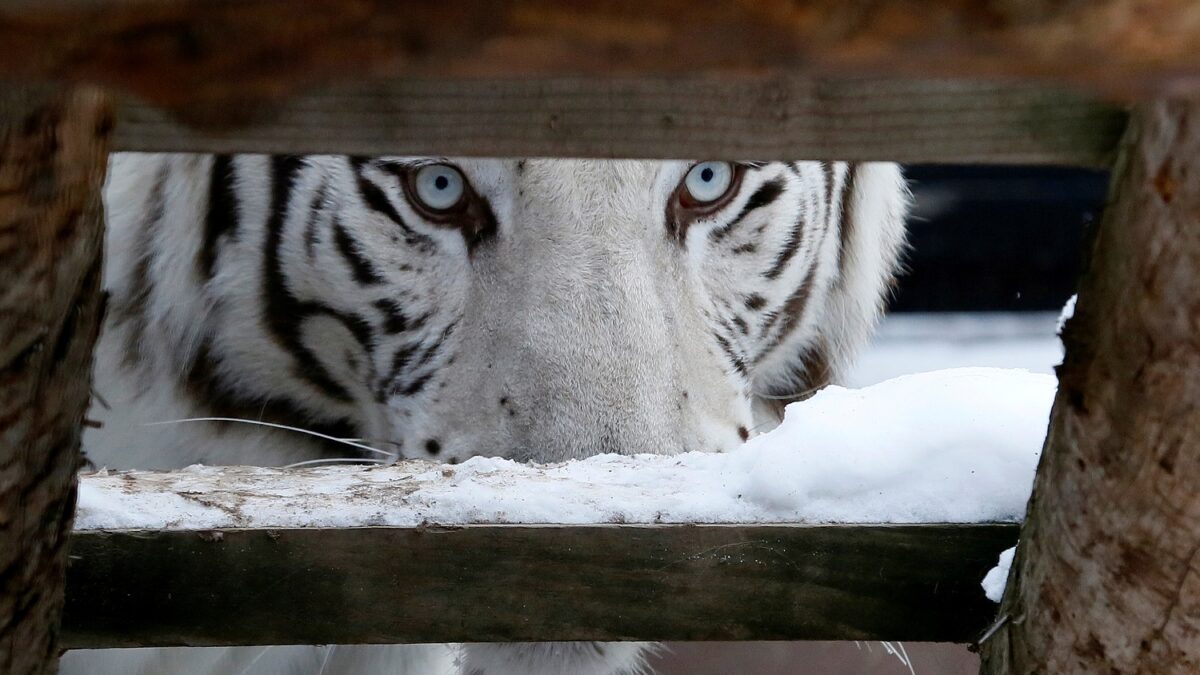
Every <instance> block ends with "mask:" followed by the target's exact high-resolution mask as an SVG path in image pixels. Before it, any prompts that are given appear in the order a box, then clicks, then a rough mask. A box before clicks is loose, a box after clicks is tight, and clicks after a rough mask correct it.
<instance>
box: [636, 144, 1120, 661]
mask: <svg viewBox="0 0 1200 675" xmlns="http://www.w3.org/2000/svg"><path fill="white" fill-rule="evenodd" d="M906 174H907V176H908V178H909V181H910V186H911V188H912V191H913V196H914V210H913V216H912V218H911V219H910V222H909V243H910V245H911V248H910V250H909V253H908V257H907V261H908V269H907V271H906V272H905V273H904V275H903V276H902V277H901V278H900V283H899V286H898V288H897V292H896V297H895V299H894V301H893V302H892V306H891V312H890V314H889V316H888V317H887V318H886V319H885V320H884V322H883V324H882V326H881V327H880V330H879V332H878V333H877V334H876V336H875V339H874V341H873V343H872V344H871V346H870V347H869V348H868V349H867V350H866V351H865V352H864V353H863V354H862V356H861V357H860V358H859V360H858V364H857V366H856V367H855V369H854V371H853V372H852V373H851V374H850V377H849V380H848V382H847V384H848V385H850V386H854V387H862V386H867V385H870V384H874V383H876V382H880V381H883V380H886V379H890V378H892V377H896V376H898V375H903V374H905V373H913V372H922V371H927V370H935V369H939V368H956V367H961V366H995V367H1002V368H1025V369H1028V370H1031V371H1035V372H1042V373H1052V372H1053V369H1054V366H1055V365H1057V364H1058V363H1060V361H1061V359H1062V347H1061V344H1060V343H1059V341H1058V336H1057V334H1056V329H1057V322H1058V315H1059V313H1060V311H1061V309H1062V306H1063V304H1064V303H1065V302H1066V301H1067V299H1068V298H1069V297H1070V296H1071V295H1072V294H1073V293H1074V288H1075V281H1076V275H1077V274H1078V272H1079V259H1080V252H1081V247H1082V244H1083V240H1084V236H1085V232H1086V231H1087V229H1088V228H1089V227H1091V225H1092V224H1093V223H1095V222H1097V220H1098V219H1099V217H1100V213H1101V210H1102V208H1103V206H1104V198H1105V193H1106V190H1107V186H1108V174H1107V173H1106V172H1097V171H1084V170H1078V169H1057V168H1043V167H1037V168H1031V167H964V166H910V167H907V168H906ZM980 592H981V593H982V591H980ZM653 665H654V667H655V668H656V672H657V673H659V674H660V675H685V674H691V675H704V674H708V673H712V674H717V673H753V674H755V675H758V674H761V675H783V674H785V673H786V674H789V675H797V674H800V675H803V674H808V673H813V674H821V675H857V674H860V673H861V674H867V673H870V674H873V675H891V674H893V673H894V674H898V675H904V674H909V675H912V674H914V673H915V674H916V675H960V674H961V675H968V674H973V673H977V672H978V670H979V661H978V658H977V657H976V656H975V655H974V654H972V653H971V652H969V651H968V650H967V648H966V646H965V645H953V644H933V643H903V644H900V643H890V644H884V643H880V642H730V643H721V642H715V643H714V642H710V643H687V642H681V643H671V644H670V645H668V649H667V650H666V651H664V652H663V653H662V654H660V655H659V656H658V657H656V658H655V659H654V661H653Z"/></svg>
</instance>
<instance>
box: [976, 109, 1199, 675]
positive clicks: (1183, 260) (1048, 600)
mask: <svg viewBox="0 0 1200 675" xmlns="http://www.w3.org/2000/svg"><path fill="white" fill-rule="evenodd" d="M1110 195H1111V196H1110V203H1109V206H1108V208H1107V210H1106V213H1105V216H1104V218H1103V220H1102V223H1101V225H1100V227H1099V230H1098V231H1097V232H1096V236H1095V240H1094V242H1093V243H1092V246H1091V250H1090V252H1089V253H1090V255H1089V257H1090V260H1089V262H1088V264H1087V269H1086V272H1085V274H1084V277H1083V279H1082V281H1081V286H1080V290H1079V300H1078V303H1077V305H1076V311H1075V316H1074V318H1072V319H1071V320H1070V321H1068V322H1067V325H1066V327H1065V329H1064V336H1063V337H1064V341H1065V343H1066V347H1067V350H1066V359H1065V361H1064V363H1063V365H1062V366H1061V367H1060V368H1059V383H1060V385H1059V392H1058V397H1057V400H1056V401H1055V404H1054V412H1053V414H1052V416H1051V421H1050V430H1049V435H1048V437H1047V441H1046V450H1045V452H1044V453H1043V456H1042V461H1041V466H1040V467H1039V468H1038V475H1037V479H1036V481H1035V484H1034V492H1033V497H1032V499H1031V501H1030V506H1029V514H1028V517H1027V520H1026V523H1025V526H1024V528H1023V529H1022V531H1021V543H1020V545H1019V547H1018V551H1017V559H1016V561H1015V562H1014V564H1013V567H1012V571H1011V572H1010V577H1009V585H1008V591H1007V593H1006V595H1005V598H1004V601H1003V603H1002V604H1001V608H1000V616H1001V618H1002V619H1003V618H1004V617H1007V620H1006V622H1005V623H1004V625H1003V627H1002V628H1001V629H1000V630H999V631H998V632H996V633H995V634H994V635H993V636H992V637H991V638H990V639H988V640H987V641H986V642H985V643H984V645H983V667H982V672H984V673H1034V672H1038V673H1074V672H1080V673H1156V674H1157V673H1195V672H1200V566H1198V556H1197V553H1198V551H1200V489H1198V486H1200V99H1196V100H1188V101H1159V102H1154V103H1150V104H1146V105H1143V106H1141V107H1139V108H1137V109H1135V112H1134V114H1133V116H1132V119H1131V121H1130V126H1129V129H1128V131H1127V134H1126V138H1125V141H1124V143H1123V148H1122V155H1121V159H1119V160H1118V163H1117V166H1116V169H1115V171H1114V175H1113V183H1112V188H1111V193H1110Z"/></svg>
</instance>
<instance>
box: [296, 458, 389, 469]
mask: <svg viewBox="0 0 1200 675" xmlns="http://www.w3.org/2000/svg"><path fill="white" fill-rule="evenodd" d="M314 464H374V465H377V466H386V465H388V464H391V462H389V461H387V460H383V459H374V458H372V457H333V458H326V459H308V460H305V461H303V462H293V463H291V464H284V465H283V468H285V469H294V468H296V467H298V466H312V465H314Z"/></svg>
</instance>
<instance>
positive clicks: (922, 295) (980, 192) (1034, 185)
mask: <svg viewBox="0 0 1200 675" xmlns="http://www.w3.org/2000/svg"><path fill="white" fill-rule="evenodd" d="M905 175H906V176H907V177H908V179H909V185H910V187H911V189H912V191H913V196H914V198H915V199H914V208H913V216H912V218H910V220H909V243H910V250H909V252H908V256H907V258H906V260H907V268H908V269H907V271H906V272H905V273H904V274H903V275H902V276H901V278H900V280H899V285H898V287H897V292H896V296H895V299H894V300H893V302H892V304H891V309H890V311H892V312H988V311H1038V310H1042V311H1045V310H1053V311H1057V310H1059V309H1060V308H1061V307H1062V305H1063V302H1064V301H1065V300H1066V299H1067V298H1068V297H1070V296H1071V294H1072V293H1074V289H1075V281H1076V275H1077V274H1078V268H1079V254H1080V245H1081V243H1082V242H1083V235H1084V231H1085V228H1086V227H1087V226H1088V224H1089V223H1092V222H1094V221H1095V220H1096V219H1098V218H1099V216H1100V213H1101V211H1102V209H1103V207H1104V200H1105V194H1106V192H1107V188H1108V172H1106V171H1090V170H1085V169H1066V168H1055V167H1020V166H1016V167H1014V166H958V165H955V166H950V165H911V166H906V167H905Z"/></svg>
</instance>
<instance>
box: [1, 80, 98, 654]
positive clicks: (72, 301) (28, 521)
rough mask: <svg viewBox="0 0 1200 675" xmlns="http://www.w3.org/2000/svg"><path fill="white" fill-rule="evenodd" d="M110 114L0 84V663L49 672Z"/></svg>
mask: <svg viewBox="0 0 1200 675" xmlns="http://www.w3.org/2000/svg"><path fill="white" fill-rule="evenodd" d="M111 129H112V112H111V110H110V109H109V107H108V104H107V102H106V101H105V99H104V97H103V96H101V95H100V94H99V93H98V92H96V91H94V90H53V89H52V90H45V89H41V88H21V87H14V88H5V89H3V90H0V673H6V674H8V675H26V674H32V673H53V672H57V663H58V645H57V644H56V641H57V639H58V620H59V613H60V612H61V610H62V602H63V573H64V570H65V568H66V562H67V547H66V543H67V535H68V533H69V532H70V530H71V520H72V516H73V514H74V511H75V488H76V471H77V470H78V468H79V462H80V457H79V438H80V430H81V428H82V423H83V415H84V411H85V410H87V404H88V396H89V390H90V387H89V385H90V382H91V378H90V377H89V376H88V373H89V372H90V371H91V367H92V345H93V344H94V343H95V341H96V335H97V333H99V331H100V315H101V311H102V310H101V296H100V284H101V267H100V263H101V257H102V256H101V251H102V245H101V244H102V242H103V241H104V217H103V214H102V209H101V205H100V187H101V185H102V184H103V182H104V167H105V157H106V156H107V154H106V153H107V142H108V136H109V132H110V131H111Z"/></svg>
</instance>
